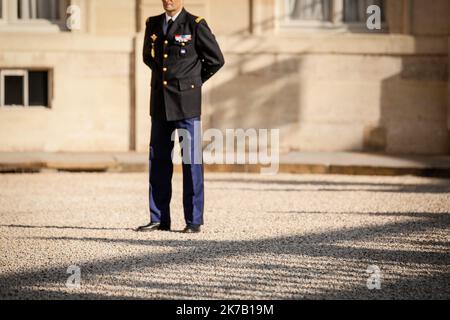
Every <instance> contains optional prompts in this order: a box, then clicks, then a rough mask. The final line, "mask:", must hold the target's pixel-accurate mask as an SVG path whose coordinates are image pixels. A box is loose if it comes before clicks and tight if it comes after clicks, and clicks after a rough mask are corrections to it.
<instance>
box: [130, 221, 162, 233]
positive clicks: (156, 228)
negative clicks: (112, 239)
mask: <svg viewBox="0 0 450 320" xmlns="http://www.w3.org/2000/svg"><path fill="white" fill-rule="evenodd" d="M134 231H136V232H151V231H170V226H167V225H162V224H161V223H149V224H147V225H145V226H141V227H139V228H137V229H135V230H134Z"/></svg>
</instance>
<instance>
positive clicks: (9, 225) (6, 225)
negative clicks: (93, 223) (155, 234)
mask: <svg viewBox="0 0 450 320" xmlns="http://www.w3.org/2000/svg"><path fill="white" fill-rule="evenodd" d="M0 228H18V229H60V230H91V231H126V230H129V229H127V228H93V227H74V226H29V225H21V224H0Z"/></svg>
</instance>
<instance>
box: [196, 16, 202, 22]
mask: <svg viewBox="0 0 450 320" xmlns="http://www.w3.org/2000/svg"><path fill="white" fill-rule="evenodd" d="M202 20H203V18H202V17H198V18H197V19H195V22H196V23H200V22H201V21H202Z"/></svg>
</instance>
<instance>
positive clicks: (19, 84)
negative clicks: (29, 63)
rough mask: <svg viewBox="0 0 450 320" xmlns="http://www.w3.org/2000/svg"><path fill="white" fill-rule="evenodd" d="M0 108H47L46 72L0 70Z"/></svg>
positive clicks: (47, 87) (47, 79) (47, 82)
mask: <svg viewBox="0 0 450 320" xmlns="http://www.w3.org/2000/svg"><path fill="white" fill-rule="evenodd" d="M0 107H46V108H48V107H49V77H48V71H41V70H1V71H0Z"/></svg>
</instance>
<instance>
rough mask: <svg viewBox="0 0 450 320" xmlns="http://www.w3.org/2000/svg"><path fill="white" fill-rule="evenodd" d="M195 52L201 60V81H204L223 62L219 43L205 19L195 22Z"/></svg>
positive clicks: (221, 65) (217, 69)
mask: <svg viewBox="0 0 450 320" xmlns="http://www.w3.org/2000/svg"><path fill="white" fill-rule="evenodd" d="M196 46H197V53H198V55H199V57H200V59H201V60H202V81H203V82H206V81H207V80H208V79H209V78H211V77H212V76H213V75H214V74H215V73H216V72H217V71H219V69H220V68H222V67H223V65H224V64H225V60H224V57H223V54H222V51H221V50H220V47H219V44H218V43H217V41H216V38H215V36H214V35H213V34H212V32H211V29H210V28H209V27H208V24H207V23H206V22H205V20H201V21H200V22H199V23H198V24H197V37H196Z"/></svg>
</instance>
